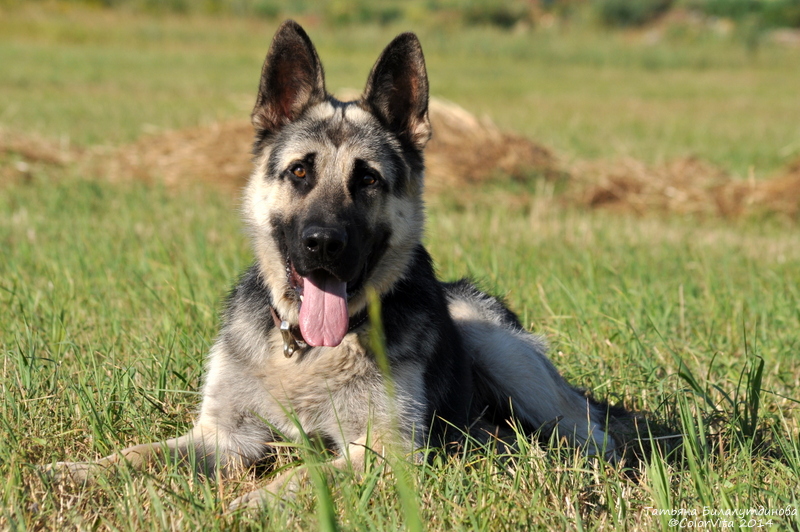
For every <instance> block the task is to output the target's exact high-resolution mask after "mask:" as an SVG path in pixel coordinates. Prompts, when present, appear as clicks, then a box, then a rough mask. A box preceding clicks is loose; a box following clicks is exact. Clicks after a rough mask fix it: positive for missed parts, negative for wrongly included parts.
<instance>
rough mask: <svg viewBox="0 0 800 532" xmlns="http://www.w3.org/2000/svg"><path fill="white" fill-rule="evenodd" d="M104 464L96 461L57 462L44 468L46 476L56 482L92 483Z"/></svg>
mask: <svg viewBox="0 0 800 532" xmlns="http://www.w3.org/2000/svg"><path fill="white" fill-rule="evenodd" d="M103 469H104V468H103V466H102V465H100V464H98V463H95V462H56V463H54V464H50V465H46V466H44V467H43V468H42V472H43V473H44V476H45V478H47V479H48V480H50V482H53V483H54V484H75V485H81V484H91V483H93V482H94V480H95V479H96V478H97V474H98V473H99V472H100V471H101V470H103Z"/></svg>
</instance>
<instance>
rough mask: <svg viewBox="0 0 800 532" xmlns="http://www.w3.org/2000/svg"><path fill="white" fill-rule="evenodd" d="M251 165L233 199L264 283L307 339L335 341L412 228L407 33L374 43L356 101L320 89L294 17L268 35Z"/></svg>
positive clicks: (391, 273) (420, 137)
mask: <svg viewBox="0 0 800 532" xmlns="http://www.w3.org/2000/svg"><path fill="white" fill-rule="evenodd" d="M252 121H253V126H254V127H255V131H256V140H255V143H254V155H255V163H256V164H255V171H254V172H253V175H252V177H251V180H250V184H249V185H248V188H247V192H246V194H245V199H244V210H245V217H246V220H247V222H248V224H249V226H250V228H251V231H252V237H253V242H254V247H255V252H256V259H257V261H258V263H259V267H260V269H261V273H262V275H263V277H264V281H265V283H266V284H267V286H268V288H269V289H270V292H271V294H272V298H273V304H274V306H275V307H276V309H277V311H278V313H279V315H280V316H281V318H282V319H284V320H287V321H289V322H290V323H299V325H300V329H301V332H302V334H303V337H304V338H305V340H306V341H307V342H308V343H309V344H311V345H338V344H339V343H340V342H341V340H342V338H343V337H344V335H345V334H346V332H347V330H348V320H349V316H352V315H354V314H356V313H358V312H359V311H361V310H362V309H363V308H364V306H365V305H366V296H365V291H366V288H367V287H372V288H374V289H375V290H377V291H378V293H384V292H386V291H387V290H390V289H391V287H392V285H393V284H394V283H396V282H397V280H399V279H400V278H402V277H403V275H404V274H405V273H406V269H407V267H408V263H409V261H410V257H411V252H412V250H413V248H414V247H415V246H416V245H417V243H418V242H419V240H420V237H421V234H422V226H423V207H422V199H421V194H422V173H423V156H422V150H423V148H424V147H425V144H426V143H427V141H428V139H429V138H430V134H431V129H430V122H429V120H428V80H427V75H426V73H425V61H424V58H423V55H422V48H421V47H420V44H419V41H418V40H417V38H416V36H415V35H413V34H411V33H404V34H402V35H399V36H398V37H396V38H395V39H394V40H393V41H392V42H391V43H390V44H389V45H388V46H387V47H386V49H385V50H384V51H383V53H382V54H381V55H380V57H379V58H378V61H377V62H376V63H375V66H374V67H373V68H372V71H371V73H370V75H369V78H368V81H367V85H366V88H365V90H364V94H363V95H362V97H361V99H359V100H356V101H352V102H341V101H338V100H336V99H335V98H333V97H332V96H331V95H329V94H328V93H327V91H326V90H325V76H324V72H323V69H322V64H321V63H320V60H319V56H318V55H317V52H316V50H315V49H314V45H313V44H312V43H311V40H310V39H309V37H308V35H307V34H306V33H305V31H303V29H302V28H301V27H300V26H299V25H298V24H297V23H295V22H293V21H287V22H284V23H283V24H282V25H281V27H280V28H279V29H278V31H277V33H276V34H275V37H274V39H273V41H272V45H271V47H270V50H269V53H268V54H267V58H266V60H265V62H264V67H263V69H262V72H261V83H260V86H259V91H258V98H257V100H256V105H255V108H254V109H253V114H252Z"/></svg>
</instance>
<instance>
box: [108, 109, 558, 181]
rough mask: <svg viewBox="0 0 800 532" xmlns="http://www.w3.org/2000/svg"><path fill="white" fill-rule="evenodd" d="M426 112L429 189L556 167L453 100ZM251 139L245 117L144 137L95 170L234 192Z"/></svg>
mask: <svg viewBox="0 0 800 532" xmlns="http://www.w3.org/2000/svg"><path fill="white" fill-rule="evenodd" d="M430 117H431V124H432V126H433V131H434V136H433V138H432V139H431V142H430V143H429V145H428V148H427V150H426V162H427V172H426V184H427V186H428V189H429V190H430V191H434V192H435V191H443V190H445V189H448V188H452V187H457V186H459V185H461V184H465V183H466V184H474V183H480V182H483V181H486V180H489V179H497V178H500V177H502V178H506V177H507V176H509V175H510V176H513V177H515V178H518V179H523V178H525V177H526V176H529V175H532V174H539V175H545V176H552V175H557V174H558V173H559V171H560V170H559V164H558V161H557V160H556V158H555V156H554V155H553V154H552V152H550V151H549V150H548V149H547V148H544V147H542V146H540V145H538V144H536V143H534V142H532V141H530V140H528V139H525V138H523V137H521V136H518V135H513V134H510V133H506V132H502V131H500V129H499V128H498V127H497V126H496V125H495V124H494V123H493V122H492V121H491V120H489V119H488V118H484V119H482V120H478V119H477V118H475V117H474V116H473V115H471V114H470V113H468V112H467V111H465V110H464V109H463V108H461V107H459V106H457V105H455V104H453V103H449V102H446V101H443V100H439V99H436V98H433V99H431V102H430ZM252 140H253V128H252V126H251V125H250V123H249V122H245V121H233V122H224V123H219V124H213V125H211V126H206V127H198V128H191V129H183V130H178V131H170V132H166V133H161V134H157V135H147V136H145V137H143V138H142V139H141V140H139V141H138V142H136V143H134V144H132V145H130V146H125V147H123V148H121V149H119V150H117V151H116V152H113V153H109V154H107V156H106V157H104V158H103V159H104V161H103V163H102V166H103V167H102V168H101V169H100V170H101V171H102V173H103V174H105V175H106V176H107V177H108V178H110V179H113V180H119V179H132V178H133V179H144V180H147V181H153V180H160V181H163V182H164V183H166V184H167V185H168V186H173V185H179V184H180V183H182V182H188V181H198V180H199V181H206V182H213V183H218V184H221V185H223V186H226V187H231V188H236V189H238V188H239V187H241V185H242V184H243V183H244V182H245V180H246V179H247V176H248V175H249V173H250V170H251V160H250V154H249V150H250V146H251V143H252Z"/></svg>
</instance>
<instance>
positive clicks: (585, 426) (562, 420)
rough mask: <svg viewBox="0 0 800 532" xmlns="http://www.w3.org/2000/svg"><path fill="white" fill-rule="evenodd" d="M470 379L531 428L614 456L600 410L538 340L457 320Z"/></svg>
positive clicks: (590, 452)
mask: <svg viewBox="0 0 800 532" xmlns="http://www.w3.org/2000/svg"><path fill="white" fill-rule="evenodd" d="M457 323H458V326H459V329H460V330H461V332H462V335H463V337H464V343H465V347H466V348H467V349H468V350H469V352H470V354H471V355H472V356H473V361H474V363H475V367H476V378H477V379H480V380H482V381H483V385H484V388H485V389H488V391H489V393H490V394H491V395H492V396H493V397H490V398H488V399H489V400H491V401H494V402H495V404H497V405H498V406H500V407H506V408H507V407H508V406H509V404H510V407H511V408H512V409H513V414H514V416H516V417H518V418H519V419H520V420H522V421H523V422H525V424H527V425H529V426H533V427H544V428H547V429H552V430H553V431H557V432H558V434H559V435H560V436H561V437H566V438H567V439H568V440H569V441H570V442H571V443H572V444H573V445H575V446H577V447H582V448H583V450H584V451H585V452H586V454H588V455H595V456H598V455H603V456H605V457H606V458H607V459H609V460H614V459H615V458H616V452H615V446H616V445H615V442H614V440H613V439H612V438H611V437H609V436H608V435H607V434H606V431H605V429H604V427H605V426H606V421H607V420H606V419H604V416H605V414H604V412H603V409H602V408H600V407H599V406H598V405H597V404H595V403H593V402H592V401H591V400H590V399H589V398H588V397H585V396H584V395H583V394H581V393H580V392H579V391H578V390H576V389H574V388H573V387H571V386H570V385H569V384H568V383H567V382H566V381H565V380H564V378H563V377H562V376H561V375H560V374H559V373H558V371H557V370H556V369H555V368H554V367H553V365H552V364H551V363H550V361H549V360H548V359H547V357H546V356H545V351H544V342H543V341H542V340H541V339H539V338H538V337H536V336H534V335H531V334H528V333H526V332H524V331H511V330H509V329H507V328H505V327H503V326H500V325H497V324H495V323H491V322H486V321H461V322H457Z"/></svg>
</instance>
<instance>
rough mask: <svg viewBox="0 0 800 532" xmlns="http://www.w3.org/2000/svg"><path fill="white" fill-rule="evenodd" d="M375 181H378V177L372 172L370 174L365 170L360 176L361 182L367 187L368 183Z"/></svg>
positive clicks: (372, 183) (371, 183)
mask: <svg viewBox="0 0 800 532" xmlns="http://www.w3.org/2000/svg"><path fill="white" fill-rule="evenodd" d="M377 182H378V179H377V178H376V177H375V176H374V175H373V174H370V173H369V172H367V173H365V174H364V175H363V176H361V184H362V185H364V186H365V187H368V186H370V185H374V184H375V183H377Z"/></svg>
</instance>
